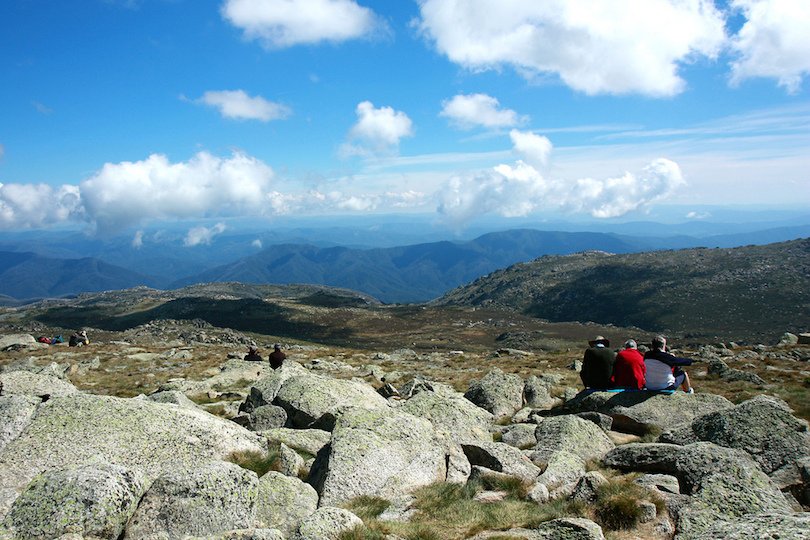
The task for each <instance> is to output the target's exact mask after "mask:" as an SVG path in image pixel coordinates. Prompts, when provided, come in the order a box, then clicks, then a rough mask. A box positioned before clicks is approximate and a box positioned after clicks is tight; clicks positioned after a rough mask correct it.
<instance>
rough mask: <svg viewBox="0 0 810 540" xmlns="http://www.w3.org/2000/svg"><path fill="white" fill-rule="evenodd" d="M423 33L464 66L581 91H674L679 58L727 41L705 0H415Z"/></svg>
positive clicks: (678, 84)
mask: <svg viewBox="0 0 810 540" xmlns="http://www.w3.org/2000/svg"><path fill="white" fill-rule="evenodd" d="M419 6H420V11H421V19H420V20H419V21H418V24H419V28H420V30H421V31H422V33H423V35H424V36H425V37H427V38H428V39H429V40H430V41H432V42H433V43H434V45H435V47H436V48H437V49H438V51H439V52H441V53H442V54H445V55H446V56H447V57H448V58H449V59H450V60H451V61H453V62H455V63H457V64H459V65H461V66H463V67H465V68H468V69H470V70H474V71H479V70H489V69H498V68H500V67H501V66H512V67H514V68H515V69H516V70H517V71H518V72H520V73H521V74H522V75H524V76H526V77H527V78H534V77H538V76H541V77H542V76H548V75H556V76H558V77H559V78H560V79H561V80H562V81H563V82H564V83H565V84H567V85H568V86H570V87H571V88H573V89H575V90H577V91H580V92H584V93H586V94H602V93H608V94H627V93H639V94H645V95H652V96H671V95H675V94H678V93H679V92H681V91H682V90H683V89H684V86H685V83H684V81H683V80H682V79H681V78H680V77H679V76H678V67H679V64H681V63H685V62H689V61H690V60H692V59H693V58H695V57H697V56H706V57H710V58H714V57H716V55H717V54H718V53H719V52H720V50H721V48H722V47H723V45H724V43H725V41H726V35H725V28H724V23H725V21H724V18H723V15H722V14H721V13H720V12H719V11H718V10H717V9H716V8H715V7H714V5H713V3H712V2H711V0H645V1H644V2H638V1H636V0H613V1H611V2H593V1H589V0H544V1H542V2H527V1H525V0H419Z"/></svg>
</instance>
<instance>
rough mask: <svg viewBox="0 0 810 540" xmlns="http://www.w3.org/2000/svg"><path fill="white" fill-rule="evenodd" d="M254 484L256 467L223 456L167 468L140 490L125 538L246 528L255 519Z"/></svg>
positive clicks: (255, 481) (184, 534)
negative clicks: (197, 463)
mask: <svg viewBox="0 0 810 540" xmlns="http://www.w3.org/2000/svg"><path fill="white" fill-rule="evenodd" d="M258 486H259V480H258V478H256V474H255V473H253V472H252V471H247V470H245V469H242V468H241V467H239V466H237V465H234V464H233V463H226V462H222V461H209V462H205V463H202V464H199V465H197V466H195V467H193V468H185V469H176V470H173V471H170V472H167V473H166V474H164V475H163V476H160V477H159V478H158V479H157V480H155V481H154V483H153V484H152V486H151V487H150V488H149V490H148V491H147V492H146V494H145V495H144V496H143V499H142V500H141V502H140V504H139V505H138V509H137V510H136V511H135V515H134V516H133V517H132V520H131V521H130V523H129V525H128V526H127V530H126V535H125V539H126V540H136V539H145V538H150V537H154V536H156V535H165V536H166V537H168V538H182V537H184V536H191V535H202V534H216V533H219V532H224V531H229V530H233V529H247V528H249V527H251V526H252V525H253V521H254V519H255V515H256V497H257V494H258Z"/></svg>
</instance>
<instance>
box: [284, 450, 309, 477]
mask: <svg viewBox="0 0 810 540" xmlns="http://www.w3.org/2000/svg"><path fill="white" fill-rule="evenodd" d="M303 468H304V458H302V457H301V456H299V455H298V452H296V451H295V450H293V449H292V448H290V447H289V446H287V445H286V444H284V443H281V446H280V447H279V472H280V473H282V474H284V475H287V476H295V477H297V476H298V473H299V471H301V469H303Z"/></svg>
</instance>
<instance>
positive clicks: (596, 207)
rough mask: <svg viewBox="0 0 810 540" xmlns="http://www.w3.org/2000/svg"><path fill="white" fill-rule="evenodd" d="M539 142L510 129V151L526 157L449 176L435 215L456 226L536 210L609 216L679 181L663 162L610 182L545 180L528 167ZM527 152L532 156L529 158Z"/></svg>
mask: <svg viewBox="0 0 810 540" xmlns="http://www.w3.org/2000/svg"><path fill="white" fill-rule="evenodd" d="M542 139H544V138H543V137H538V136H537V135H533V134H527V133H521V132H515V131H513V132H512V141H513V144H514V145H515V150H516V152H518V153H521V154H523V155H525V156H527V161H523V160H518V161H517V162H515V163H514V164H511V165H507V164H502V165H498V166H497V167H493V168H492V169H488V170H485V171H482V172H480V173H478V174H473V175H463V176H462V175H459V176H454V177H452V178H451V179H450V180H448V182H447V183H446V184H445V186H444V187H443V189H441V190H440V192H439V193H438V199H439V206H438V211H439V213H440V214H442V215H443V216H444V217H445V219H446V220H447V221H450V222H452V223H454V224H456V225H463V224H464V223H466V222H468V221H470V220H472V219H473V218H475V217H477V216H480V215H483V214H490V213H491V214H499V215H502V216H504V217H520V216H526V215H528V214H530V213H532V212H535V211H538V210H562V211H567V212H585V213H588V214H590V215H592V216H593V217H597V218H610V217H616V216H621V215H623V214H626V213H628V212H631V211H633V210H637V209H639V208H641V207H643V206H645V205H648V204H650V203H652V202H655V201H658V200H661V199H663V198H665V197H667V196H669V195H670V194H672V193H673V191H674V190H675V189H676V188H678V187H679V186H681V185H682V184H683V183H684V180H683V176H682V174H681V171H680V168H679V167H678V165H677V164H676V163H675V162H673V161H670V160H667V159H663V158H661V159H656V160H655V161H653V162H652V163H650V164H649V165H647V166H646V167H645V168H644V169H643V170H642V171H641V172H640V173H639V174H631V173H629V172H626V173H624V174H623V175H621V176H617V177H612V178H606V179H593V178H581V179H578V180H574V181H567V180H561V179H550V178H546V177H545V176H544V175H543V174H542V173H541V172H540V171H538V170H537V169H536V168H535V167H534V166H532V164H531V163H545V160H546V159H547V156H548V152H549V151H550V150H551V144H550V143H548V144H547V145H546V144H545V143H544V142H542ZM546 142H547V140H546ZM518 147H519V148H518ZM532 151H534V152H536V155H534V156H531V155H530V154H531V152H532Z"/></svg>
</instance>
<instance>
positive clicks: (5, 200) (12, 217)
mask: <svg viewBox="0 0 810 540" xmlns="http://www.w3.org/2000/svg"><path fill="white" fill-rule="evenodd" d="M82 214H83V210H82V206H81V196H80V192H79V188H78V187H77V186H70V185H63V186H60V187H54V186H50V185H48V184H0V228H1V229H16V228H38V227H45V226H48V225H51V224H54V223H63V222H65V221H69V220H74V219H81V216H82Z"/></svg>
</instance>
